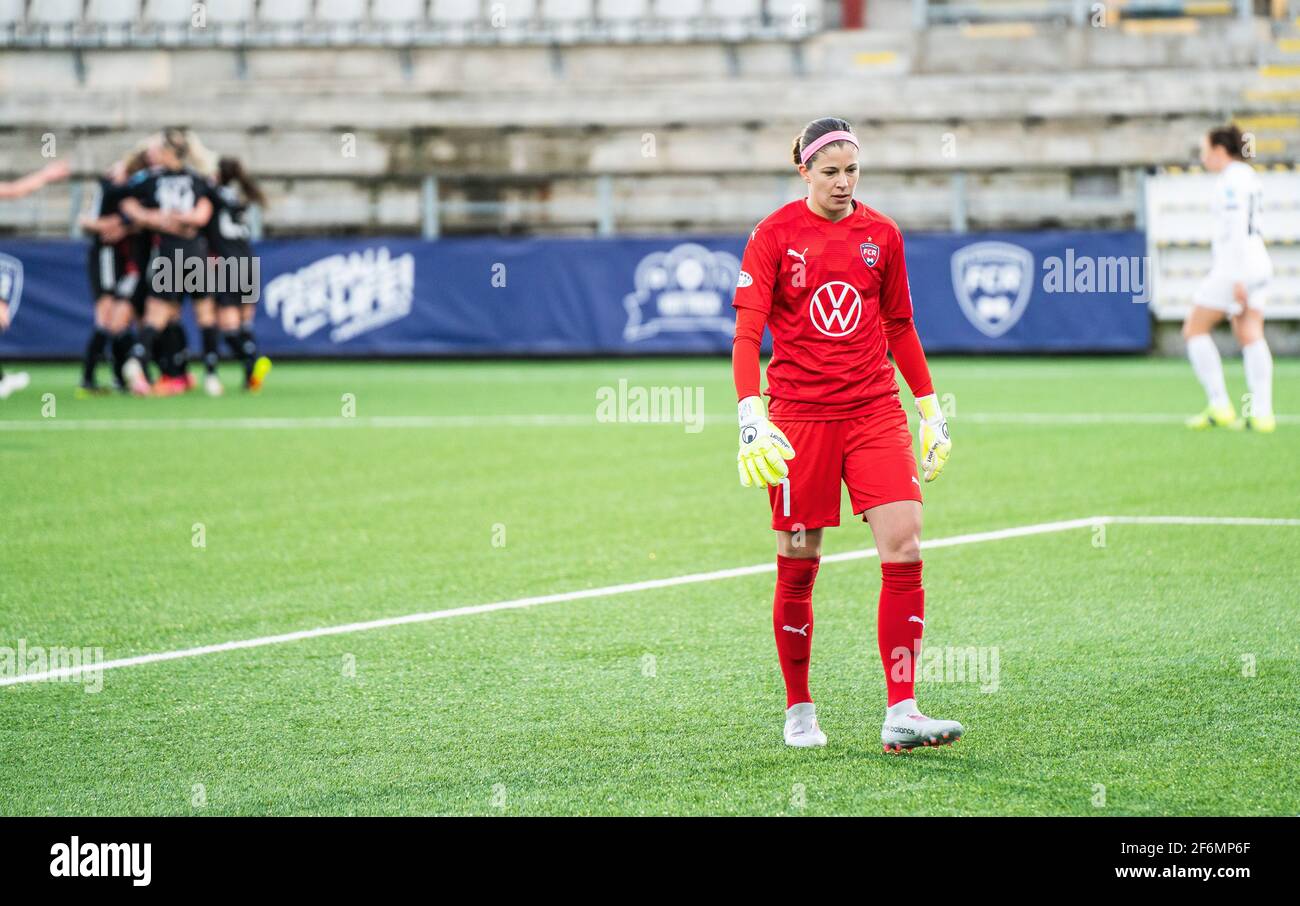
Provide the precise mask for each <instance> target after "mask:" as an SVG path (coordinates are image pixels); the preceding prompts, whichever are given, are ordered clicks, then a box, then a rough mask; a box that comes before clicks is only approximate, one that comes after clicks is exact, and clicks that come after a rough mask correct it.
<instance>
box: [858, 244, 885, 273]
mask: <svg viewBox="0 0 1300 906" xmlns="http://www.w3.org/2000/svg"><path fill="white" fill-rule="evenodd" d="M858 251H860V252H862V260H863V261H865V262H866V263H867V267H875V266H876V261H877V260H878V259H879V258H880V246H878V245H876V244H875V243H874V242H864V243H862V245H860V246H858Z"/></svg>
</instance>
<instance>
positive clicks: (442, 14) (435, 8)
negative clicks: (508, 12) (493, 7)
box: [429, 0, 487, 25]
mask: <svg viewBox="0 0 1300 906" xmlns="http://www.w3.org/2000/svg"><path fill="white" fill-rule="evenodd" d="M486 9H487V7H486V5H485V4H481V3H479V0H431V2H430V4H429V18H431V19H433V21H434V22H437V23H438V24H440V25H466V24H468V23H470V22H481V21H485V18H484V12H485V11H486Z"/></svg>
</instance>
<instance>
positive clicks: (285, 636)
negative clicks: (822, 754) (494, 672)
mask: <svg viewBox="0 0 1300 906" xmlns="http://www.w3.org/2000/svg"><path fill="white" fill-rule="evenodd" d="M1098 525H1243V526H1244V525H1251V526H1300V519H1261V518H1253V517H1235V516H1229V517H1219V516H1088V517H1085V518H1083V519H1066V520H1062V521H1058V522H1039V523H1035V524H1032V525H1018V526H1012V527H1011V528H1004V529H994V530H993V531H988V532H971V533H968V534H964V535H951V536H949V537H947V538H933V539H931V540H928V541H922V542H921V548H922V550H932V549H935V548H941V547H956V546H957V545H961V544H977V543H980V542H983V541H1003V540H1006V539H1008V538H1024V537H1027V536H1030V535H1046V534H1050V533H1054V532H1065V531H1069V530H1071V529H1078V528H1091V527H1094V526H1098ZM874 556H876V549H875V548H874V547H873V548H866V549H864V550H856V551H845V552H844V553H840V554H830V555H828V556H825V557H822V563H844V562H847V561H850V560H864V559H867V558H870V557H874ZM775 571H776V564H775V563H759V564H755V565H753V566H739V567H735V568H734V569H719V570H714V571H712V572H705V573H689V574H687V575H683V576H670V577H668V578H664V579H647V580H644V581H641V582H625V583H622V584H620V585H606V586H604V587H601V588H586V589H581V590H578V591H565V592H559V593H557V594H550V595H534V596H532V597H527V598H515V599H514V600H510V601H497V602H495V603H492V604H473V605H469V606H466V607H452V608H449V609H447V610H430V611H425V612H424V613H412V614H407V615H406V616H400V617H385V618H383V619H379V620H367V621H365V622H361V623H344V624H343V625H341V626H322V627H319V628H317V629H302V630H299V631H297V632H286V633H282V634H280V635H268V636H262V637H261V638H255V639H241V640H239V641H234V642H221V643H219V644H216V645H200V646H199V647H197V648H181V649H178V650H176V651H160V652H156V653H154V654H141V655H136V656H135V657H127V658H119V659H117V660H112V661H103V662H101V663H99V664H91V665H86V666H80V667H61V668H58V669H56V670H47V671H44V672H41V673H25V674H21V675H18V676H9V677H0V686H16V685H18V684H20V683H37V682H43V681H45V680H52V679H68V678H73V677H79V676H80V675H81V674H82V673H91V674H95V675H97V674H98V673H99V672H100V671H103V670H116V669H118V668H120V667H138V666H140V665H142V664H156V663H159V662H161V661H177V660H181V659H184V658H192V657H200V656H201V655H205V654H219V653H221V652H223V651H238V650H239V649H241V648H264V647H266V646H268V645H282V644H285V643H286V642H298V641H302V640H304V639H317V638H324V637H325V636H332V635H349V634H351V633H354V632H368V631H370V630H372V629H387V628H389V627H392V626H405V625H408V624H411V623H428V622H431V621H433V620H446V619H450V618H452V617H467V616H473V615H474V614H480V613H493V612H495V611H498V610H519V609H521V608H525V607H536V606H537V605H539V604H559V603H563V602H565V601H583V600H587V599H590V598H607V597H613V596H615V595H623V594H629V593H631V592H637V591H650V590H653V589H656V588H672V587H675V586H678V585H693V584H696V583H700V582H717V581H720V580H723V579H735V578H739V577H741V576H755V575H760V574H762V573H770V572H775Z"/></svg>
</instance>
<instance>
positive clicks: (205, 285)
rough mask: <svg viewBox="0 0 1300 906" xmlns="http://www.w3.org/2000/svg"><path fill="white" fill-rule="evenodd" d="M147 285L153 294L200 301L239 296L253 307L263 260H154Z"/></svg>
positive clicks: (178, 255) (176, 254) (229, 257)
mask: <svg viewBox="0 0 1300 906" xmlns="http://www.w3.org/2000/svg"><path fill="white" fill-rule="evenodd" d="M152 268H153V270H152V271H151V273H150V277H149V286H150V288H151V289H153V291H154V292H155V293H187V294H189V296H190V297H191V298H195V299H201V298H204V297H206V296H215V295H218V294H230V295H238V296H241V297H242V298H243V301H244V302H245V303H247V304H249V305H253V304H255V303H256V302H257V300H258V299H259V298H261V294H262V289H261V287H262V260H261V258H259V257H258V256H257V255H246V256H245V255H213V256H209V257H206V258H205V257H201V256H198V255H188V256H187V255H184V254H182V252H181V250H180V249H177V250H176V251H175V252H174V253H173V254H171V255H170V256H168V255H159V256H158V257H156V258H154V260H153V265H152Z"/></svg>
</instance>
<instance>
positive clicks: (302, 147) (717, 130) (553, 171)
mask: <svg viewBox="0 0 1300 906" xmlns="http://www.w3.org/2000/svg"><path fill="white" fill-rule="evenodd" d="M841 109H843V108H841ZM846 113H847V115H849V116H850V117H853V116H854V114H855V111H854V109H853V108H850V109H848V110H847V111H846ZM1244 119H1246V121H1247V122H1250V123H1255V124H1257V128H1258V130H1259V131H1258V141H1259V143H1260V157H1261V159H1267V158H1268V157H1269V156H1270V155H1269V153H1268V152H1269V151H1270V150H1271V149H1272V148H1274V147H1279V148H1282V147H1286V146H1288V142H1290V141H1291V140H1292V138H1293V137H1294V135H1295V132H1296V117H1295V116H1294V115H1289V116H1274V115H1259V116H1256V117H1255V118H1253V119H1251V118H1244ZM857 120H858V126H857V128H858V132H859V136H860V139H861V142H862V148H863V152H864V153H863V168H864V174H867V175H869V174H870V173H871V172H873V171H874V172H879V171H913V172H930V171H938V172H944V173H947V172H951V171H955V170H976V171H981V170H992V169H1015V170H1044V169H1051V170H1061V171H1067V170H1072V169H1083V170H1087V169H1105V168H1131V167H1142V166H1148V165H1151V164H1156V163H1175V164H1189V163H1191V162H1192V161H1193V160H1194V159H1195V148H1196V144H1197V141H1198V139H1199V136H1200V134H1201V133H1202V132H1203V131H1204V130H1205V129H1207V128H1209V127H1210V126H1212V125H1214V124H1215V123H1217V122H1219V121H1220V117H1219V116H1217V115H1214V114H1212V113H1210V112H1204V113H1195V114H1187V115H1169V116H1165V117H1160V118H1151V117H1141V118H1132V119H1123V120H1120V119H1115V118H1106V117H1073V118H1070V119H1051V118H1045V119H1042V120H1029V121H1026V120H1024V119H993V118H989V119H983V120H976V121H970V120H968V121H965V122H961V123H958V124H954V123H953V122H952V121H948V120H931V121H919V122H900V121H892V120H887V121H884V122H880V123H876V122H874V121H871V120H868V119H866V118H865V117H861V116H859V117H857ZM176 121H182V122H183V120H176ZM162 122H167V120H159V121H153V122H150V121H142V122H140V123H139V124H138V125H136V126H134V127H129V126H124V125H123V126H118V127H116V128H113V127H109V126H99V127H97V128H93V129H87V128H86V127H84V126H82V127H77V126H74V125H70V124H60V123H49V122H46V123H41V124H39V125H37V124H31V125H26V126H21V127H20V126H13V127H11V129H10V130H9V131H7V132H0V169H2V170H5V171H9V172H21V171H25V170H27V169H31V168H32V167H34V166H38V165H39V164H40V163H41V160H40V157H39V151H40V148H41V144H42V136H44V135H46V134H52V135H54V136H55V138H56V140H57V141H59V142H60V143H61V147H60V153H61V154H62V155H64V156H66V157H67V158H68V159H70V161H71V162H72V163H73V165H74V168H75V169H76V170H77V171H78V172H79V173H81V174H83V175H89V174H93V173H96V172H98V171H99V170H101V169H103V168H104V167H105V166H106V165H107V164H108V163H109V162H110V161H111V160H113V159H115V158H117V157H118V156H120V155H121V154H123V153H124V152H125V151H126V150H128V149H129V148H130V147H131V146H132V145H133V144H134V143H135V142H137V141H138V140H139V139H140V138H141V137H142V136H143V135H144V134H145V132H146V130H148V129H151V128H157V126H158V125H160V124H161V123H162ZM191 125H192V126H193V127H194V128H195V130H196V131H197V133H198V135H199V137H200V138H201V139H202V140H203V142H204V143H205V144H206V145H207V146H208V147H209V148H210V149H211V150H212V151H213V152H215V153H222V154H232V155H235V156H238V157H241V158H244V159H245V160H246V162H247V163H248V164H249V166H250V167H251V168H252V170H253V172H256V173H263V174H269V175H276V176H283V177H294V176H299V177H311V178H321V177H340V178H354V179H361V180H365V179H378V178H386V177H417V176H422V175H424V174H427V173H430V172H436V173H440V174H442V175H444V176H445V177H447V178H456V177H467V176H481V177H501V178H507V179H509V178H520V177H532V178H554V177H563V176H567V175H573V174H582V173H585V174H600V173H612V174H658V175H664V176H668V175H677V174H691V173H695V174H723V173H730V172H737V171H741V172H747V173H771V174H781V173H786V172H789V169H790V146H791V142H792V140H793V137H794V135H795V134H796V133H797V132H798V129H799V128H800V126H801V125H802V120H799V119H795V118H793V117H791V118H788V119H786V120H785V121H784V122H776V123H775V124H772V125H762V126H758V125H756V124H751V125H749V126H746V125H740V124H726V125H718V126H715V127H702V126H677V127H667V128H665V127H664V126H662V125H660V124H659V123H658V122H657V121H655V120H653V119H651V120H648V121H646V122H645V123H642V124H638V125H637V126H636V127H634V128H603V129H596V128H590V129H579V128H564V129H560V128H519V129H515V130H510V131H503V130H500V129H492V128H475V127H471V126H468V125H461V126H459V127H456V128H452V127H446V126H444V127H442V128H436V127H431V126H429V127H425V126H420V125H417V124H412V126H410V127H407V128H399V127H391V128H384V129H372V128H357V127H356V126H355V125H353V124H339V125H336V126H332V127H322V128H320V129H307V128H302V127H287V128H286V127H285V126H279V125H277V126H271V127H269V128H267V129H265V130H254V131H248V130H234V131H232V130H229V129H224V128H221V127H220V126H219V125H217V123H209V122H207V121H206V120H191ZM1279 130H1280V131H1279ZM1279 136H1281V138H1279ZM1269 142H1274V143H1276V142H1281V144H1269ZM349 155H351V156H349Z"/></svg>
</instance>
